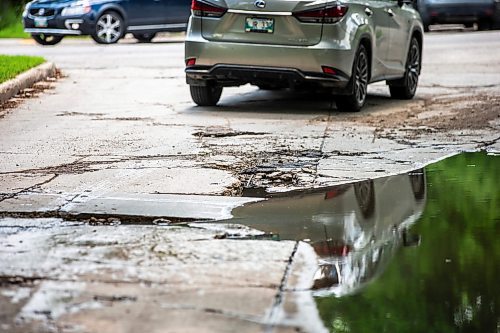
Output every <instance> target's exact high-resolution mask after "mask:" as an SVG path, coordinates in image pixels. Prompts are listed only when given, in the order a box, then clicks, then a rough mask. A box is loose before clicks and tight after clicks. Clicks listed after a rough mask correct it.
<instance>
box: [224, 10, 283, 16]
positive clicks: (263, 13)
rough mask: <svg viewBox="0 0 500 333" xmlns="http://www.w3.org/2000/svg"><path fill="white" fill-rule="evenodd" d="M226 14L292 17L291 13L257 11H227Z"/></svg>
mask: <svg viewBox="0 0 500 333" xmlns="http://www.w3.org/2000/svg"><path fill="white" fill-rule="evenodd" d="M227 12H228V13H232V14H244V15H272V16H292V13H291V12H264V11H258V10H240V9H229V10H228V11H227Z"/></svg>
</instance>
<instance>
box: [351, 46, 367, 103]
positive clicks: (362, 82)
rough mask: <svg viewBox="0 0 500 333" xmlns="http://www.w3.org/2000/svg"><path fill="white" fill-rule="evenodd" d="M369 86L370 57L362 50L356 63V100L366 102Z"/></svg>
mask: <svg viewBox="0 0 500 333" xmlns="http://www.w3.org/2000/svg"><path fill="white" fill-rule="evenodd" d="M367 88H368V57H367V56H366V53H365V52H360V53H359V55H358V59H357V64H356V75H355V81H354V95H355V96H356V101H357V102H358V103H359V104H360V105H362V104H364V102H365V99H366V94H367Z"/></svg>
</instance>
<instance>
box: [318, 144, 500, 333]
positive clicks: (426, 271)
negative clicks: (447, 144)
mask: <svg viewBox="0 0 500 333" xmlns="http://www.w3.org/2000/svg"><path fill="white" fill-rule="evenodd" d="M426 174H427V191H428V192H427V203H426V208H425V211H424V213H423V215H422V216H421V218H420V220H419V221H418V222H417V223H416V224H415V225H414V227H413V228H412V230H411V232H412V233H417V234H420V235H421V237H422V243H421V245H420V246H419V247H416V248H401V249H400V250H399V252H398V253H397V254H396V255H395V257H394V258H393V260H392V262H391V264H390V265H389V267H388V269H387V270H386V271H385V272H384V274H383V275H382V276H381V277H380V278H379V279H378V280H376V281H374V282H373V283H372V284H370V285H369V286H368V287H367V288H366V289H365V290H363V291H361V293H359V294H356V295H352V296H348V297H345V298H334V297H328V298H317V299H316V302H317V304H318V308H319V311H320V315H321V317H322V318H323V320H324V321H325V325H326V326H327V327H329V328H330V330H331V331H332V332H354V333H365V332H366V333H373V332H377V333H379V332H415V333H416V332H436V333H438V332H439V333H445V332H498V327H497V325H498V323H500V293H499V292H498V281H499V276H500V265H499V263H500V242H499V241H498V236H499V235H500V187H499V185H500V157H498V156H488V155H487V154H485V153H468V154H462V155H459V156H455V157H453V158H450V159H447V160H444V161H442V162H439V163H436V164H433V165H431V166H429V167H428V168H427V169H426Z"/></svg>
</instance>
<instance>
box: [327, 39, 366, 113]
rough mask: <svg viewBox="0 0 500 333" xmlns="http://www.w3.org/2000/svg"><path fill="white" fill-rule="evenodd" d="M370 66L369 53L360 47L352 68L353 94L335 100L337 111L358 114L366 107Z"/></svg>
mask: <svg viewBox="0 0 500 333" xmlns="http://www.w3.org/2000/svg"><path fill="white" fill-rule="evenodd" d="M369 71H370V65H369V60H368V52H366V49H365V47H364V46H363V45H360V46H359V49H358V52H357V53H356V58H355V59H354V64H353V68H352V77H351V80H352V83H351V84H352V85H353V93H352V94H350V95H341V96H337V97H336V98H335V102H336V104H337V109H339V110H340V111H353V112H357V111H359V110H361V108H362V107H363V106H364V105H365V102H366V95H367V91H368V80H369Z"/></svg>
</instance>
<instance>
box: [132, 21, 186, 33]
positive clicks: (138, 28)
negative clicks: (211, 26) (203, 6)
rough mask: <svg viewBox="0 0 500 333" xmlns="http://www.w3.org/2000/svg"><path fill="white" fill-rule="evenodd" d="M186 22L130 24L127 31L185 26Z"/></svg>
mask: <svg viewBox="0 0 500 333" xmlns="http://www.w3.org/2000/svg"><path fill="white" fill-rule="evenodd" d="M185 27H187V23H173V24H156V25H132V26H129V27H128V29H127V30H128V31H140V30H154V29H169V28H185Z"/></svg>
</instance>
